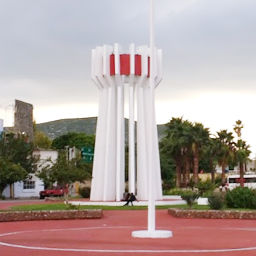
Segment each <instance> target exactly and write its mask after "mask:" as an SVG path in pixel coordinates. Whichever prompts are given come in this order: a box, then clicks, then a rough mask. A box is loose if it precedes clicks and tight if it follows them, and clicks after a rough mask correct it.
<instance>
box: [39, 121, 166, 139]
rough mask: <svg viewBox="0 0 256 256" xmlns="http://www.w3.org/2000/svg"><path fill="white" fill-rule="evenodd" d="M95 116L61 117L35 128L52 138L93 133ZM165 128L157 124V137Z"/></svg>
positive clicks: (126, 125)
mask: <svg viewBox="0 0 256 256" xmlns="http://www.w3.org/2000/svg"><path fill="white" fill-rule="evenodd" d="M96 122H97V117H87V118H73V119H61V120H56V121H51V122H46V123H40V124H37V129H38V130H40V131H42V132H44V133H45V134H46V135H47V136H48V137H49V138H51V139H54V138H56V137H58V136H60V135H63V134H66V133H68V132H84V133H86V134H95V132H96ZM125 127H126V128H125V133H126V138H127V137H128V136H127V133H128V120H127V119H125ZM165 130H166V128H165V126H164V125H163V124H161V125H158V134H159V138H162V137H163V136H164V132H165Z"/></svg>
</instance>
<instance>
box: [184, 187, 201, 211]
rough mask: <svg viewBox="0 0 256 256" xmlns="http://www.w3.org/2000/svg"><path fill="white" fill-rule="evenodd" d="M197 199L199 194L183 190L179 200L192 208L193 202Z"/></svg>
mask: <svg viewBox="0 0 256 256" xmlns="http://www.w3.org/2000/svg"><path fill="white" fill-rule="evenodd" d="M198 197H199V194H198V193H197V192H195V191H192V190H184V191H183V192H182V193H181V198H182V199H183V200H185V201H186V202H187V205H188V206H189V208H191V207H192V205H193V203H194V202H195V200H196V199H197V198H198Z"/></svg>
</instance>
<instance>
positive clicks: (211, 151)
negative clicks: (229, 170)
mask: <svg viewBox="0 0 256 256" xmlns="http://www.w3.org/2000/svg"><path fill="white" fill-rule="evenodd" d="M217 156H218V143H217V139H216V138H211V137H210V138H209V141H208V143H207V144H205V145H204V147H203V154H202V160H201V161H200V164H201V165H203V166H202V169H204V170H208V171H210V172H211V181H212V183H215V169H216V165H217V163H218V159H217Z"/></svg>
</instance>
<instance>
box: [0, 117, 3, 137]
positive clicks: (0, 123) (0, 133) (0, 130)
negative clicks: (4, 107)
mask: <svg viewBox="0 0 256 256" xmlns="http://www.w3.org/2000/svg"><path fill="white" fill-rule="evenodd" d="M3 131H4V120H3V119H0V138H1V135H2V133H3Z"/></svg>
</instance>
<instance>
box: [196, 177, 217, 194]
mask: <svg viewBox="0 0 256 256" xmlns="http://www.w3.org/2000/svg"><path fill="white" fill-rule="evenodd" d="M196 188H197V189H198V192H199V195H200V196H204V195H205V194H209V192H210V193H211V192H212V191H213V190H214V189H215V184H214V183H212V181H211V180H210V179H207V180H206V181H201V180H200V181H199V182H198V183H197V185H196Z"/></svg>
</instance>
